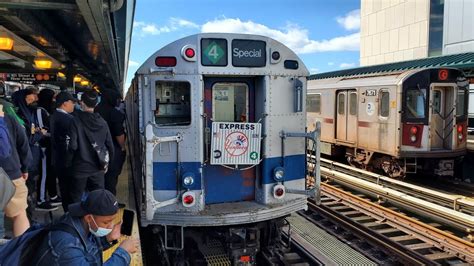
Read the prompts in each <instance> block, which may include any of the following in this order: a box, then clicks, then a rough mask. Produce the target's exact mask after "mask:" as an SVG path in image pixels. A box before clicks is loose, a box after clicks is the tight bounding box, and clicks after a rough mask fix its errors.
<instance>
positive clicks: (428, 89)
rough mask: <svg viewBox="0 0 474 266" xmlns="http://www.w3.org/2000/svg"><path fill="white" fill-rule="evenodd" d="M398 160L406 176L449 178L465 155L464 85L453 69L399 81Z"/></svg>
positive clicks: (456, 71) (431, 71) (464, 81)
mask: <svg viewBox="0 0 474 266" xmlns="http://www.w3.org/2000/svg"><path fill="white" fill-rule="evenodd" d="M401 86H402V112H401V114H402V115H401V129H400V130H401V148H400V157H402V158H404V160H405V166H406V172H407V173H416V172H420V171H421V172H423V173H433V174H435V175H439V176H453V175H454V168H455V165H456V163H457V162H458V161H459V160H460V158H461V157H462V156H463V155H464V154H465V153H466V143H467V141H466V140H467V107H468V86H469V84H468V82H467V80H466V79H465V77H464V75H463V73H462V72H461V71H460V70H457V69H449V68H442V69H439V68H433V69H425V70H421V71H418V72H416V73H414V74H412V75H410V76H408V77H407V78H405V79H404V80H403V83H402V85H401Z"/></svg>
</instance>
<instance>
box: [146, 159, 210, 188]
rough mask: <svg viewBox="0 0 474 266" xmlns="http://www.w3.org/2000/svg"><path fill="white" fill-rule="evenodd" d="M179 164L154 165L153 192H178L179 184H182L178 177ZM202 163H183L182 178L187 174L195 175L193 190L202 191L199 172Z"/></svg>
mask: <svg viewBox="0 0 474 266" xmlns="http://www.w3.org/2000/svg"><path fill="white" fill-rule="evenodd" d="M177 165H178V164H177V163H164V162H154V163H153V190H176V189H177V182H181V177H179V180H178V178H177V177H176V169H177ZM199 168H201V163H199V162H185V163H181V176H182V175H183V174H184V173H186V172H192V173H194V176H195V178H194V184H193V185H192V186H191V189H192V190H200V189H201V173H200V171H199Z"/></svg>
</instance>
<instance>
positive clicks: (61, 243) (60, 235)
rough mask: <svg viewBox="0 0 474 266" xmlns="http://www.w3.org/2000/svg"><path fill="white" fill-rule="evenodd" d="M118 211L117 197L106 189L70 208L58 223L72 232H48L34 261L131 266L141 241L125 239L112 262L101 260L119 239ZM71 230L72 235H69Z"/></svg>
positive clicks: (113, 255)
mask: <svg viewBox="0 0 474 266" xmlns="http://www.w3.org/2000/svg"><path fill="white" fill-rule="evenodd" d="M117 212H118V203H117V200H116V198H115V196H114V195H113V194H112V193H110V192H109V191H107V190H105V189H99V190H94V191H92V192H90V193H89V194H88V195H87V196H86V197H85V199H83V200H82V201H81V202H77V203H74V204H71V205H69V212H68V213H66V214H65V215H64V216H63V217H62V218H61V219H60V221H59V223H62V224H64V225H65V226H67V227H68V228H70V229H69V230H67V231H68V232H67V231H66V230H53V231H50V232H49V233H48V236H47V241H43V243H42V245H41V246H40V247H39V248H38V251H37V252H36V253H35V256H33V258H32V259H31V261H34V262H36V263H35V265H39V266H43V265H44V266H51V265H61V266H62V265H114V266H115V265H117V266H120V265H129V264H130V254H133V253H135V252H137V250H138V246H139V242H138V240H136V239H126V240H124V241H123V242H122V243H121V244H120V246H119V247H118V248H117V249H116V250H115V252H114V253H113V254H112V256H111V257H110V259H108V260H107V261H106V262H105V263H104V262H103V261H102V250H104V249H107V248H109V247H110V246H111V245H112V244H113V242H116V240H117V239H118V238H119V237H120V226H121V223H119V224H114V221H115V220H116V216H117ZM69 231H70V232H69Z"/></svg>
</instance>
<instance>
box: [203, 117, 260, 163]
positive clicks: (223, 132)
mask: <svg viewBox="0 0 474 266" xmlns="http://www.w3.org/2000/svg"><path fill="white" fill-rule="evenodd" d="M261 131H262V125H261V124H259V123H234V122H214V123H212V138H211V164H217V165H222V164H227V165H254V164H258V163H259V162H260V142H261V141H260V140H261Z"/></svg>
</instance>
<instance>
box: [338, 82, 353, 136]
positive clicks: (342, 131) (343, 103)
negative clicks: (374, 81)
mask: <svg viewBox="0 0 474 266" xmlns="http://www.w3.org/2000/svg"><path fill="white" fill-rule="evenodd" d="M336 139H337V140H338V141H343V142H348V143H355V142H356V140H357V91H356V90H341V91H337V95H336Z"/></svg>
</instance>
